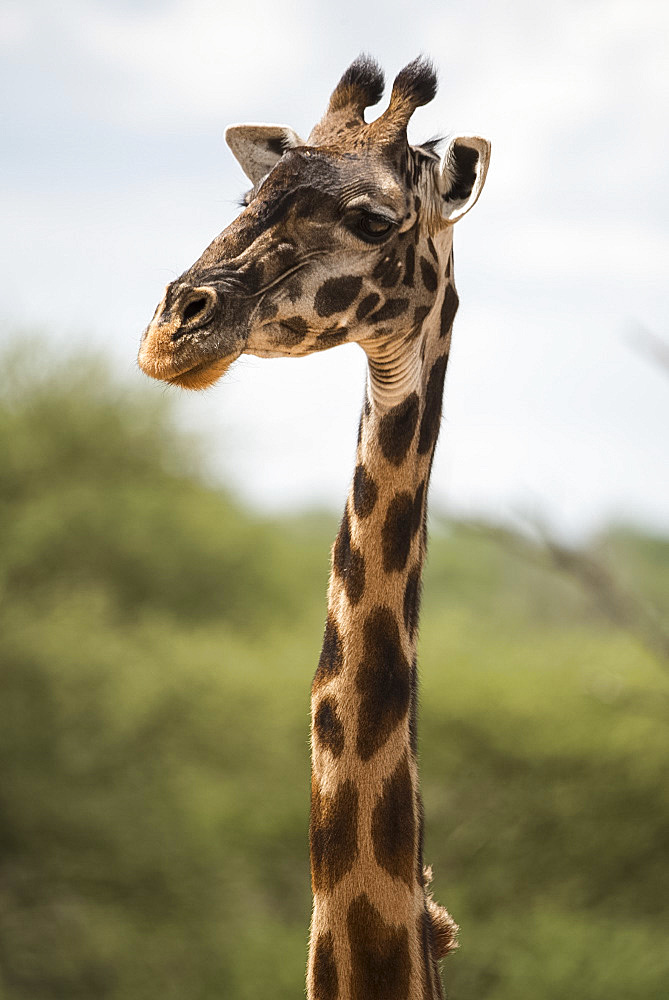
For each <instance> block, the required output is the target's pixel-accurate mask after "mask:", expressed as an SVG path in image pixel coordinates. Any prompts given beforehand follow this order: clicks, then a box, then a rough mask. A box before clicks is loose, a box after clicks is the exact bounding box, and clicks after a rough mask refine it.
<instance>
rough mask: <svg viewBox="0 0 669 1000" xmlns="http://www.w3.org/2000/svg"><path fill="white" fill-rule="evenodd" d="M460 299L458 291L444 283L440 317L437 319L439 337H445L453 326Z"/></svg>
mask: <svg viewBox="0 0 669 1000" xmlns="http://www.w3.org/2000/svg"><path fill="white" fill-rule="evenodd" d="M459 305H460V300H459V299H458V293H457V292H456V290H455V288H454V287H453V285H451V284H450V283H449V284H448V285H446V290H445V292H444V301H443V302H442V304H441V317H440V320H439V337H440V338H441V337H445V336H447V334H448V333H449V331H450V329H451V327H452V326H453V320H454V319H455V314H456V312H457V311H458V306H459Z"/></svg>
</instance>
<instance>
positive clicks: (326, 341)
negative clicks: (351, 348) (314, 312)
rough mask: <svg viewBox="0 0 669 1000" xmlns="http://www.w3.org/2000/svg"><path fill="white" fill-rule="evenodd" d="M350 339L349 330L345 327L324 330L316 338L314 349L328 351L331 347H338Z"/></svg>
mask: <svg viewBox="0 0 669 1000" xmlns="http://www.w3.org/2000/svg"><path fill="white" fill-rule="evenodd" d="M347 337H348V329H347V328H346V327H345V326H338V327H333V329H331V330H324V331H323V333H319V334H318V336H317V337H316V343H315V344H314V347H315V348H316V350H317V351H326V350H327V349H328V348H329V347H337V346H338V345H339V344H343V343H344V341H345V340H346V338H347Z"/></svg>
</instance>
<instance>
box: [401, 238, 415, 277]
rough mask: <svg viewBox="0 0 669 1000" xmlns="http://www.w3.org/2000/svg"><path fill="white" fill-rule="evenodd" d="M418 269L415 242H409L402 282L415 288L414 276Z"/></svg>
mask: <svg viewBox="0 0 669 1000" xmlns="http://www.w3.org/2000/svg"><path fill="white" fill-rule="evenodd" d="M415 270H416V250H415V248H414V245H413V243H409V244H407V255H406V260H405V262H404V277H403V278H402V284H403V285H406V286H407V288H413V276H414V272H415Z"/></svg>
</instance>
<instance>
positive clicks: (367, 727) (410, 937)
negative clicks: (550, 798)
mask: <svg viewBox="0 0 669 1000" xmlns="http://www.w3.org/2000/svg"><path fill="white" fill-rule="evenodd" d="M440 285H441V287H440V289H439V291H438V294H437V299H436V302H435V305H434V307H433V308H432V310H431V311H430V313H429V314H428V316H427V317H426V318H425V320H424V322H423V327H422V329H421V331H419V335H418V336H417V337H416V339H415V340H414V341H413V342H412V343H411V344H409V345H405V349H404V353H403V355H402V356H400V355H399V354H397V352H392V351H390V352H389V351H388V350H387V349H385V348H383V346H382V345H372V347H371V348H370V349H369V351H368V354H369V362H370V366H369V381H368V390H367V398H366V401H365V406H364V409H363V414H362V417H361V422H360V432H359V438H358V448H357V455H356V468H355V475H354V479H353V485H352V488H351V491H350V494H349V497H348V500H347V504H346V510H345V512H344V517H343V520H342V523H341V527H340V530H339V534H338V536H337V540H336V542H335V545H334V548H333V553H332V574H331V579H330V588H329V593H328V617H327V624H326V629H325V637H324V643H323V650H322V653H321V658H320V661H319V665H318V669H317V671H316V675H315V677H314V683H313V688H312V802H311V829H310V837H311V872H312V887H313V893H314V909H313V918H312V928H311V942H310V954H309V969H308V984H307V994H308V998H309V1000H439V998H441V997H442V990H441V982H440V978H439V972H438V968H437V958H438V957H439V956H440V954H444V953H445V951H446V950H448V948H449V947H452V946H453V937H454V932H455V925H453V924H452V922H451V921H450V918H449V917H448V915H447V914H446V912H445V911H440V909H439V908H438V907H437V906H436V904H434V903H433V902H432V901H431V900H430V899H429V896H428V893H427V887H426V884H425V878H424V875H423V859H422V805H421V799H420V792H419V787H418V770H417V761H416V701H417V679H416V655H415V654H416V640H417V621H418V605H419V594H420V582H421V574H422V567H423V561H424V557H425V544H426V532H425V518H426V496H427V487H428V482H429V476H430V469H431V464H432V457H433V454H434V448H435V445H436V441H437V436H438V433H439V425H440V417H441V401H442V394H443V384H444V376H445V373H446V365H447V361H448V352H449V347H450V330H451V326H452V321H453V317H454V315H455V310H456V308H457V295H456V293H455V289H454V286H453V284H452V265H451V257H450V256H449V263H448V265H446V267H445V268H444V269H443V276H442V280H441V282H440ZM402 358H403V359H404V360H402ZM391 404H392V405H391Z"/></svg>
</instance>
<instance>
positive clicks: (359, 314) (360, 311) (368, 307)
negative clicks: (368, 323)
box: [355, 292, 381, 319]
mask: <svg viewBox="0 0 669 1000" xmlns="http://www.w3.org/2000/svg"><path fill="white" fill-rule="evenodd" d="M380 301H381V296H380V295H377V294H376V292H370V294H369V295H365V297H364V299H360V302H359V303H358V308H357V309H356V311H355V316H356V319H364V318H365V316H367V314H368V313H370V312H371V311H372V309H374V308H376V305H377V303H379V302H380Z"/></svg>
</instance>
